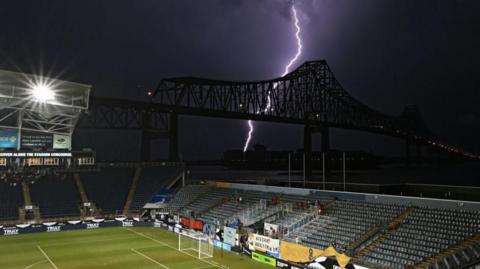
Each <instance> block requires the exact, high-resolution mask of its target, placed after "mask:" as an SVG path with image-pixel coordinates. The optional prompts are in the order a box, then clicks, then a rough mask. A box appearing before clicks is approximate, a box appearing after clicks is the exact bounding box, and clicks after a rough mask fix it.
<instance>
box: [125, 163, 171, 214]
mask: <svg viewBox="0 0 480 269" xmlns="http://www.w3.org/2000/svg"><path fill="white" fill-rule="evenodd" d="M179 169H180V168H179V167H177V166H165V167H163V166H160V167H145V168H144V169H143V176H142V177H141V178H140V181H139V182H138V185H137V186H136V190H135V194H134V196H133V199H132V204H131V205H130V210H140V209H141V208H142V207H143V206H144V205H145V204H146V203H148V202H149V201H150V199H151V198H152V197H153V196H154V195H155V194H156V193H158V192H159V191H160V190H161V189H162V188H163V187H165V185H166V184H168V183H169V182H170V181H171V180H173V179H175V178H176V177H178V176H179V173H180V170H179Z"/></svg>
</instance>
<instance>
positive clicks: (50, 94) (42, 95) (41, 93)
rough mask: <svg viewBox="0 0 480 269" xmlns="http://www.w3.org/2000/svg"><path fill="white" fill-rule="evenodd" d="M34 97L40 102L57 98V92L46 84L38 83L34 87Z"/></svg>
mask: <svg viewBox="0 0 480 269" xmlns="http://www.w3.org/2000/svg"><path fill="white" fill-rule="evenodd" d="M32 97H33V99H34V100H35V101H38V102H47V101H53V100H55V92H54V91H53V89H52V88H51V87H50V86H48V85H45V84H37V85H35V86H33V88H32Z"/></svg>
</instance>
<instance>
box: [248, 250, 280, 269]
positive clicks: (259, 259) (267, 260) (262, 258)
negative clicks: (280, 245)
mask: <svg viewBox="0 0 480 269" xmlns="http://www.w3.org/2000/svg"><path fill="white" fill-rule="evenodd" d="M252 259H253V260H255V261H257V262H261V263H265V264H268V265H271V266H274V267H276V266H277V260H276V259H275V258H272V257H270V256H267V255H263V254H260V253H258V252H252Z"/></svg>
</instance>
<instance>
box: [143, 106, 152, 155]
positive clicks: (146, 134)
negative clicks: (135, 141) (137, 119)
mask: <svg viewBox="0 0 480 269" xmlns="http://www.w3.org/2000/svg"><path fill="white" fill-rule="evenodd" d="M151 120H152V115H151V114H150V113H149V112H148V111H143V112H142V124H141V127H142V134H141V137H140V160H141V161H150V156H151V150H150V147H151V143H150V142H151V141H152V138H153V137H152V134H151V132H150V131H149V130H150V128H151V124H150V123H151Z"/></svg>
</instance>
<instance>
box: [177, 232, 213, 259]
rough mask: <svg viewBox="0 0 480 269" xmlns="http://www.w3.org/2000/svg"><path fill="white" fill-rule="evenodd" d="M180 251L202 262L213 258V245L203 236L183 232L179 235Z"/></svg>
mask: <svg viewBox="0 0 480 269" xmlns="http://www.w3.org/2000/svg"><path fill="white" fill-rule="evenodd" d="M178 250H179V251H182V252H185V253H187V254H190V255H191V256H195V257H197V258H198V259H201V260H202V259H207V258H212V257H213V244H211V243H210V240H209V238H208V237H206V236H205V235H203V234H197V233H190V232H187V231H182V232H181V233H179V234H178Z"/></svg>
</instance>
